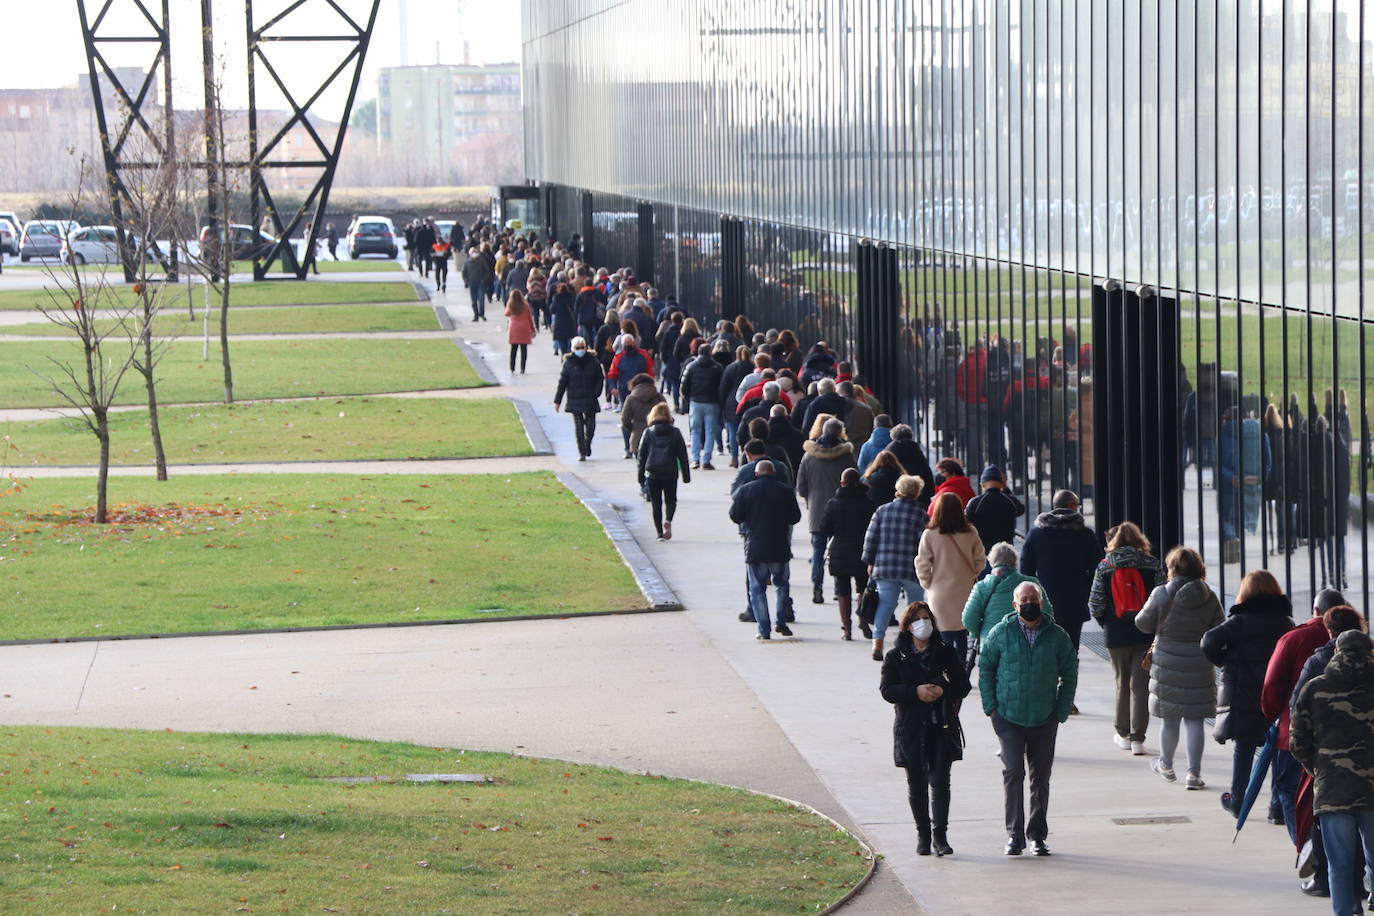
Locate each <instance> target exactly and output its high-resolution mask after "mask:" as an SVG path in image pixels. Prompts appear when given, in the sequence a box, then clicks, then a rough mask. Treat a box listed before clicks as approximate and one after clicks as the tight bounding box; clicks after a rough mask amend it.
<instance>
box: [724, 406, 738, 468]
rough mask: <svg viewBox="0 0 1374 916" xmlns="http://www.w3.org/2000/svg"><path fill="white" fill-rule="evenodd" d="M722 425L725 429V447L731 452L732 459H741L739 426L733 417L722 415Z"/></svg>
mask: <svg viewBox="0 0 1374 916" xmlns="http://www.w3.org/2000/svg"><path fill="white" fill-rule="evenodd" d="M721 416H722V420H721V423H722V425H724V427H725V447H726V448H728V449H729V450H730V457H731V458H734V459H738V458H739V424H737V423H735V422H734V420H735V418H734V417H733V416H725V415H724V414H723V413H722V415H721Z"/></svg>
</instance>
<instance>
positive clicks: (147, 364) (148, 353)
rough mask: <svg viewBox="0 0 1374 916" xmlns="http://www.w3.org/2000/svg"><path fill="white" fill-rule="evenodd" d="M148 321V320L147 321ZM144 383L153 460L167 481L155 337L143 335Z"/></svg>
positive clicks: (158, 473)
mask: <svg viewBox="0 0 1374 916" xmlns="http://www.w3.org/2000/svg"><path fill="white" fill-rule="evenodd" d="M145 320H146V319H145ZM143 359H144V369H143V383H144V385H145V386H146V387H147V389H148V431H149V432H150V433H152V436H153V459H154V460H155V461H156V463H157V479H158V480H166V479H167V453H166V452H165V451H163V449H162V425H161V424H160V423H159V422H158V416H157V383H156V382H154V381H153V369H154V367H153V335H152V333H151V332H150V331H149V332H145V333H144V335H143Z"/></svg>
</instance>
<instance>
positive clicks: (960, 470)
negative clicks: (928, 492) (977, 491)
mask: <svg viewBox="0 0 1374 916" xmlns="http://www.w3.org/2000/svg"><path fill="white" fill-rule="evenodd" d="M935 470H936V471H937V472H938V473H939V475H940V477H939V478H938V479H937V481H936V484H935V497H936V498H937V499H938V498H939V496H940V494H941V493H953V494H955V495H956V496H958V497H959V502H960V503H961V504H962V505H963V507H964V508H967V507H968V504H969V503H970V502H971V501H972V500H973V484H972V483H971V482H970V481H969V479H968V475H966V474H965V473H964V466H963V465H962V464H960V463H959V462H958V461H957V460H956V459H954V458H941V459H940V460H939V461H938V462H936V464H935Z"/></svg>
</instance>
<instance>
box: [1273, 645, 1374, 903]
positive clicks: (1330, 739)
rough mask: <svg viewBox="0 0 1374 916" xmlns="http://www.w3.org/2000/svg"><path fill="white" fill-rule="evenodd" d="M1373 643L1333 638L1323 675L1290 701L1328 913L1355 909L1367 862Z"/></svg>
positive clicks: (1372, 802) (1372, 781)
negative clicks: (1321, 851)
mask: <svg viewBox="0 0 1374 916" xmlns="http://www.w3.org/2000/svg"><path fill="white" fill-rule="evenodd" d="M1371 652H1374V642H1371V641H1370V639H1369V637H1368V636H1367V635H1366V634H1364V633H1361V632H1360V631H1358V630H1350V631H1347V632H1345V633H1342V634H1341V635H1340V636H1338V637H1337V638H1336V652H1335V655H1334V657H1333V658H1332V659H1331V663H1330V664H1329V665H1327V666H1326V672H1325V673H1324V674H1322V675H1320V676H1318V677H1314V678H1313V679H1312V680H1310V681H1308V682H1307V684H1306V686H1304V687H1303V689H1302V691H1301V692H1300V693H1299V694H1298V698H1297V701H1296V702H1295V703H1294V704H1293V720H1292V727H1291V731H1290V737H1289V740H1290V741H1291V745H1292V749H1293V756H1294V757H1295V758H1297V760H1298V762H1299V763H1301V764H1302V766H1303V768H1304V769H1306V770H1307V772H1309V773H1311V774H1312V778H1313V785H1314V800H1313V812H1314V813H1315V814H1316V816H1317V821H1318V822H1319V823H1320V824H1321V835H1322V843H1323V846H1324V847H1325V850H1326V862H1327V871H1326V876H1327V884H1328V886H1329V887H1330V889H1331V912H1332V913H1335V914H1337V916H1346V914H1349V913H1353V912H1363V911H1364V906H1363V904H1362V902H1361V900H1360V896H1361V895H1362V891H1363V887H1364V880H1363V877H1364V875H1363V873H1364V871H1365V865H1364V863H1370V862H1374V730H1371V729H1370V727H1369V723H1370V721H1371V720H1374V656H1371V654H1370V653H1371Z"/></svg>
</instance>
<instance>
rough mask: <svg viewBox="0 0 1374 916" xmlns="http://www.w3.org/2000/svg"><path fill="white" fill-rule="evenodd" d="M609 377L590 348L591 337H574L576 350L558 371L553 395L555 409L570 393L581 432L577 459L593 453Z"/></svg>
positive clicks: (570, 407)
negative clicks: (605, 386) (602, 397)
mask: <svg viewBox="0 0 1374 916" xmlns="http://www.w3.org/2000/svg"><path fill="white" fill-rule="evenodd" d="M604 381H605V377H604V376H603V375H602V373H601V363H599V362H598V361H597V359H596V357H595V356H593V355H592V354H591V353H590V352H589V351H588V350H587V341H586V340H584V339H583V338H581V337H574V338H573V339H572V353H571V354H570V355H569V356H565V357H564V358H563V368H562V369H561V370H560V371H559V373H558V390H557V391H556V392H555V393H554V396H553V409H554V410H555V411H557V410H559V404H560V402H561V401H562V400H563V395H564V394H566V395H567V396H568V413H570V414H572V417H573V429H574V430H575V431H576V433H577V460H578V461H586V460H587V459H588V458H590V457H591V455H592V437H594V436H595V435H596V415H597V413H599V412H600V410H601V386H602V384H603V383H604Z"/></svg>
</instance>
